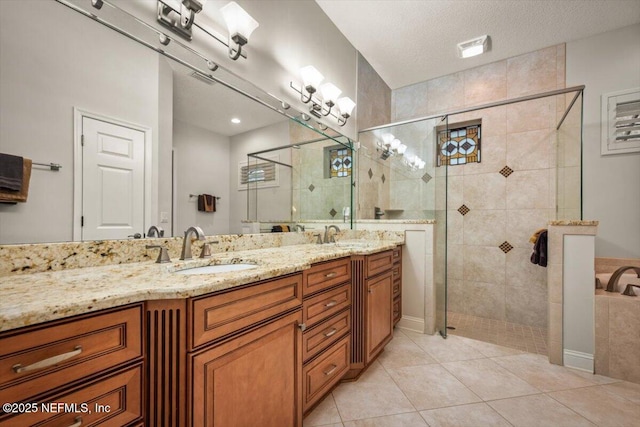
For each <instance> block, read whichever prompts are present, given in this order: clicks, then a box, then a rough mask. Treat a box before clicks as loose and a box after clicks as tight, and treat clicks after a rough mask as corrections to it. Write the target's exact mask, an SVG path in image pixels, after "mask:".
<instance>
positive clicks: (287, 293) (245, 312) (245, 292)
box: [190, 274, 302, 348]
mask: <svg viewBox="0 0 640 427" xmlns="http://www.w3.org/2000/svg"><path fill="white" fill-rule="evenodd" d="M190 302H191V304H190V305H191V313H192V320H191V325H192V328H191V337H192V339H191V345H190V348H195V347H198V346H201V345H203V344H205V343H208V342H211V341H213V340H216V339H219V338H222V337H224V336H225V335H228V334H230V333H234V332H238V331H240V330H242V329H245V328H247V327H249V326H251V325H255V324H257V323H260V322H262V321H264V320H266V319H269V318H270V317H273V316H276V315H278V314H281V313H283V312H285V311H287V310H291V309H293V308H297V307H300V304H302V275H301V274H295V275H292V276H285V277H282V278H278V279H275V280H269V281H267V282H264V283H258V284H254V285H251V286H249V287H243V288H240V289H234V290H232V291H229V292H223V293H217V294H214V295H211V296H203V297H198V298H193V299H191V300H190Z"/></svg>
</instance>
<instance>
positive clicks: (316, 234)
mask: <svg viewBox="0 0 640 427" xmlns="http://www.w3.org/2000/svg"><path fill="white" fill-rule="evenodd" d="M313 237H317V240H316V243H317V244H318V245H321V244H322V235H321V234H320V233H315V234H314V235H313Z"/></svg>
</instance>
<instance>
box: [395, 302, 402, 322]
mask: <svg viewBox="0 0 640 427" xmlns="http://www.w3.org/2000/svg"><path fill="white" fill-rule="evenodd" d="M401 318H402V299H401V298H400V297H397V298H396V299H394V300H393V325H394V326H395V325H396V323H398V322H399V321H400V319H401Z"/></svg>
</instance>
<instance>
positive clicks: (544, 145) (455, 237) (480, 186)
mask: <svg viewBox="0 0 640 427" xmlns="http://www.w3.org/2000/svg"><path fill="white" fill-rule="evenodd" d="M564 65H565V47H564V45H558V46H553V47H549V48H546V49H542V50H539V51H536V52H532V53H529V54H525V55H521V56H518V57H514V58H510V59H507V60H504V61H499V62H496V63H492V64H488V65H485V66H481V67H477V68H472V69H469V70H466V71H463V72H459V73H456V74H452V75H448V76H443V77H440V78H437V79H433V80H429V81H426V82H422V83H418V84H415V85H411V86H408V87H404V88H400V89H398V90H395V91H393V96H392V120H393V121H399V120H404V119H409V118H414V117H420V116H425V115H432V114H437V113H443V112H446V111H450V110H454V109H458V108H464V107H470V106H475V105H481V104H485V103H489V102H493V101H499V100H504V99H509V98H515V97H519V96H523V95H530V94H536V93H540V92H545V91H549V90H554V89H558V88H563V87H564V86H565V81H564ZM562 112H564V97H562V98H561V99H558V100H556V98H545V99H540V100H535V101H529V102H526V103H519V104H512V105H508V106H502V107H496V108H491V109H487V110H480V111H476V112H473V113H467V114H460V115H456V116H451V117H450V118H449V124H450V125H451V124H453V123H456V122H461V121H464V120H471V119H476V118H481V119H482V141H481V144H482V162H481V163H477V164H468V165H463V166H452V167H449V168H448V175H449V176H448V186H447V188H448V215H447V226H448V253H447V258H448V292H449V309H450V310H452V311H455V312H461V313H466V314H471V315H477V316H481V317H487V318H493V319H500V320H508V321H511V322H515V323H521V324H526V325H532V326H542V327H544V326H545V325H546V303H547V289H546V270H545V269H544V268H542V267H539V266H536V265H533V264H531V263H530V261H529V257H530V254H531V249H532V245H531V243H529V241H528V239H529V236H530V235H531V234H532V233H533V232H534V231H535V230H536V229H538V228H544V227H546V224H547V221H548V220H549V219H551V218H554V216H555V202H556V200H555V148H554V147H555V126H556V124H557V119H558V118H559V115H561V114H562ZM428 155H429V154H428V153H426V154H425V156H428ZM423 159H425V160H429V159H426V158H425V157H423ZM505 166H509V167H510V168H511V169H512V170H513V173H512V174H511V175H509V176H508V177H504V176H503V175H501V174H500V173H499V171H500V170H501V169H502V168H503V167H505ZM439 172H441V171H435V173H436V174H438V173H439ZM435 184H436V183H435V180H432V181H431V185H433V186H435ZM427 187H428V185H427ZM427 191H428V192H434V190H433V189H427ZM463 204H464V205H466V206H467V207H468V208H469V209H470V212H469V213H467V214H466V215H464V216H463V215H461V214H460V213H459V212H458V210H457V209H458V208H459V207H460V206H461V205H463ZM505 241H506V242H508V243H509V244H510V245H511V246H512V247H513V249H511V250H510V251H509V252H508V253H504V252H503V251H502V250H501V249H500V248H499V246H500V245H501V244H502V243H503V242H505ZM454 326H455V325H454Z"/></svg>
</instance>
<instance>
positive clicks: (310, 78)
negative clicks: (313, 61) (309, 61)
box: [300, 65, 324, 92]
mask: <svg viewBox="0 0 640 427" xmlns="http://www.w3.org/2000/svg"><path fill="white" fill-rule="evenodd" d="M300 74H301V75H302V84H303V85H304V87H305V88H308V87H311V88H313V89H314V92H315V89H317V88H318V86H320V82H321V81H322V80H324V76H323V75H322V74H320V71H318V70H316V67H314V66H313V65H307V66H306V67H303V68H301V69H300Z"/></svg>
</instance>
